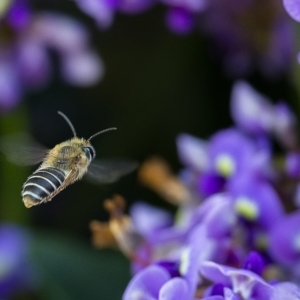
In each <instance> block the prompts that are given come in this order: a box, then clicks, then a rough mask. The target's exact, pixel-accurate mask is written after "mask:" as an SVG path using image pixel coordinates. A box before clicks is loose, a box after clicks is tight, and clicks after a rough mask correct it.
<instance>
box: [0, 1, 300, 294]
mask: <svg viewBox="0 0 300 300" xmlns="http://www.w3.org/2000/svg"><path fill="white" fill-rule="evenodd" d="M98 2H99V3H101V5H102V6H101V5H100V6H99V7H100V8H101V7H102V8H103V11H104V12H103V11H101V13H100V12H99V19H97V18H96V17H95V16H94V15H96V14H97V13H96V12H95V11H96V9H98V6H97V5H96V4H95V3H98ZM127 2H128V3H129V4H128V3H127ZM127 2H126V1H123V2H122V1H119V2H118V1H115V2H113V1H110V2H109V1H106V2H105V1H102V0H101V1H100V0H99V1H96V0H94V1H84V0H81V1H80V0H77V1H72V0H64V1H58V0H56V1H55V0H51V1H50V0H45V1H37V0H36V1H33V0H32V1H29V0H28V1H21V2H20V1H13V0H12V1H3V3H4V4H3V7H2V8H1V7H0V10H1V23H0V26H1V29H0V94H1V93H2V94H3V95H2V96H1V95H0V110H1V116H0V134H1V136H2V137H3V136H6V135H8V134H12V133H18V132H25V133H28V134H29V135H31V136H32V137H33V138H34V139H35V140H37V141H38V142H40V143H41V144H43V145H45V146H47V147H48V148H52V147H54V146H55V145H56V144H58V143H60V142H62V141H64V140H66V139H68V138H70V137H71V136H72V132H71V130H70V128H69V126H68V125H67V124H66V122H65V121H64V120H63V119H62V118H61V117H60V116H59V115H58V114H57V111H58V110H60V111H62V112H64V113H65V114H66V115H67V116H68V117H69V118H70V120H71V121H72V123H73V125H74V127H75V129H76V131H77V134H78V136H79V137H85V138H88V137H89V136H91V135H92V134H94V133H95V132H97V131H99V130H102V129H105V128H108V127H113V126H116V127H117V128H118V130H117V131H114V132H110V133H106V134H104V135H101V136H99V137H97V138H95V139H94V140H93V145H94V147H95V149H96V152H97V156H98V157H101V158H113V157H125V158H132V159H135V160H137V161H139V162H142V161H144V160H145V159H147V158H148V157H150V156H152V155H160V156H162V157H164V158H165V159H166V160H167V161H168V163H169V164H170V166H171V168H172V169H173V170H174V172H177V171H178V170H180V163H179V160H178V157H177V150H176V137H177V135H178V134H179V133H183V132H187V133H190V134H193V135H195V136H198V137H201V138H204V139H206V138H208V137H209V136H210V135H212V134H213V133H214V132H216V131H217V130H219V129H221V128H225V127H228V126H230V125H231V124H232V120H231V117H230V114H229V101H230V93H231V87H232V84H233V83H234V82H235V81H236V80H240V79H243V80H246V81H248V82H249V83H250V84H252V85H253V86H254V88H255V89H257V90H258V91H259V92H261V93H263V94H265V95H266V96H268V97H269V98H270V99H271V100H274V101H275V100H285V101H287V102H288V103H289V104H290V105H291V106H292V107H293V108H294V110H295V111H296V112H297V113H299V105H298V96H297V93H298V91H297V89H298V85H299V84H298V85H297V84H296V83H297V82H299V76H298V72H299V70H298V69H299V65H298V64H297V60H296V52H297V50H298V49H299V47H298V48H297V41H296V36H297V34H296V30H297V24H296V22H294V21H293V20H292V19H290V17H289V16H288V15H287V13H286V12H285V11H284V9H283V7H282V3H281V1H276V0H272V1H271V0H269V1H266V3H268V5H266V7H263V8H262V7H261V6H262V5H261V4H259V1H252V2H253V5H252V8H253V9H252V10H245V9H244V10H243V8H242V7H238V6H239V5H237V7H235V8H234V7H233V6H234V5H236V2H238V1H234V0H231V1H229V0H228V1H225V2H226V3H227V4H226V5H227V8H228V12H226V11H223V13H222V14H220V11H219V12H218V11H217V10H216V11H214V9H216V7H217V6H218V5H219V6H221V9H222V5H223V4H220V1H212V2H213V3H214V5H212V6H211V7H210V6H209V5H207V3H206V4H205V1H200V0H198V1H194V2H193V1H190V2H189V3H187V2H184V1H175V0H174V1H171V0H170V1H163V2H160V3H154V1H153V2H152V1H151V3H150V1H132V3H133V4H132V3H131V2H130V1H127ZM135 2H137V3H138V2H140V3H142V4H141V7H138V8H135V7H134V6H133V5H134V3H135ZM242 2H243V1H242ZM248 2H249V1H248ZM250 2H251V1H250ZM89 3H90V4H89ZM92 3H94V4H93V5H95V11H92V12H91V10H89V9H90V7H92ZM126 3H127V4H126ZM230 3H231V4H230ZM109 5H111V7H110V8H111V10H112V11H113V15H114V16H113V20H112V21H111V22H107V23H105V20H106V19H105V17H103V20H104V21H103V20H102V19H101V14H104V13H105V9H107V7H108V6H109ZM126 5H127V6H126ZM130 5H132V8H131V6H130ZM197 5H198V6H197ZM240 6H242V5H240ZM257 6H258V7H257ZM100 8H99V9H100ZM131 9H132V10H131ZM176 9H177V10H176ZM230 9H231V10H230ZM262 9H263V10H264V12H265V15H264V18H263V19H264V22H261V19H260V18H261V16H260V13H259V11H261V10H262ZM245 11H248V13H249V14H248V15H247V18H245ZM45 12H47V14H48V15H46V14H45ZM49 13H50V14H49ZM218 13H219V17H218ZM226 13H228V15H226ZM56 14H58V15H59V16H60V18H61V19H59V20H58V19H55V17H53V16H54V15H55V16H56ZM93 14H94V15H93ZM51 16H52V17H53V20H52V19H51ZM237 16H239V18H237ZM266 16H268V17H266ZM47 17H48V19H47ZM65 17H66V18H71V19H72V20H73V21H74V22H78V24H80V25H78V24H77V23H76V24H77V25H76V26H79V27H76V26H75V25H74V24H71V23H72V22H71V21H70V22H71V23H70V24H64V22H63V21H62V20H63V19H64V18H65ZM172 18H173V19H172ZM45 19H47V20H45ZM68 20H69V19H68ZM278 20H279V21H278ZM229 21H230V22H231V23H232V24H229V23H230V22H229ZM277 21H278V23H279V25H278V24H277V23H276V22H277ZM60 22H61V23H60ZM221 22H224V23H223V25H222V23H221ZM239 22H240V23H239ZM268 22H269V23H268ZM220 23H221V24H220ZM274 23H276V26H274ZM253 24H255V27H253ZM47 26H48V27H47ZM64 26H65V27H66V28H65V27H64ZM68 26H69V27H68ZM74 26H75V27H74ZM81 26H82V27H81ZM235 26H236V28H239V29H240V30H241V32H242V33H243V34H242V36H243V38H244V40H242V41H239V38H240V35H241V32H234V31H230V30H231V29H232V28H231V27H233V28H235ZM243 26H244V27H243ZM280 26H283V27H284V30H283V29H282V28H281V29H282V30H283V31H284V33H281V35H282V37H283V40H281V41H277V44H276V45H277V46H276V45H275V46H274V45H273V44H272V43H271V41H273V37H272V35H273V34H274V30H275V29H274V28H277V29H278V27H280ZM67 27H68V28H67ZM73 27H74V28H73ZM82 28H84V30H83V29H82ZM221 29H222V30H223V31H224V32H222V30H221ZM226 29H228V32H226ZM243 30H244V31H243ZM81 31H82V32H81ZM59 34H61V36H58V37H56V35H59ZM80 34H82V35H84V36H85V38H83V39H82V40H81V37H80ZM70 36H71V37H72V38H73V40H72V38H70V39H68V37H70ZM278 36H279V34H278ZM298 36H299V34H298ZM258 37H259V38H258ZM222 38H223V40H222ZM263 39H265V40H264V41H262V40H263ZM78 41H79V42H78ZM30 42H32V44H34V45H35V47H32V48H30V47H31V46H30ZM59 43H62V44H64V45H63V46H60V44H59ZM68 43H69V44H68ZM76 43H78V45H81V46H82V44H84V46H82V49H83V50H82V52H83V51H85V50H86V49H88V50H87V51H89V49H92V51H93V55H95V56H97V57H98V58H97V59H96V60H95V62H94V63H93V60H89V59H87V65H85V64H84V62H85V61H84V60H83V62H81V61H80V58H81V57H80V55H78V57H76V55H77V53H76V54H74V53H73V52H76V51H75V50H76V49H77V48H76V45H77V44H76ZM23 44H24V45H25V44H26V47H27V48H26V51H25V50H24V49H25V48H22V45H23ZM229 45H231V46H229ZM281 46H282V47H283V46H284V49H279V48H280V47H281ZM38 47H40V48H41V49H43V50H42V51H40V50H41V49H40V48H38ZM68 47H69V48H70V49H69V48H68ZM78 47H79V46H78ZM235 47H236V48H235ZM274 47H275V48H276V47H277V48H276V49H279V50H278V53H275V54H274V53H271V51H269V49H271V48H272V49H274ZM20 49H21V50H20ZM37 49H38V50H37ZM23 50H24V51H23ZM36 50H37V51H36ZM247 51H248V52H247ZM70 55H74V56H75V59H74V60H73V61H71V62H66V60H67V59H68V57H69V56H70ZM243 55H244V56H243ZM31 56H32V57H31ZM44 56H46V58H45V57H44ZM24 57H25V58H26V59H28V61H26V59H25V58H24ZM243 57H244V60H243V59H242V58H243ZM270 57H271V58H270ZM91 61H92V63H90V62H91ZM77 62H78V64H80V63H79V62H81V65H80V67H78V69H77V70H73V69H72V66H74V65H76V63H77ZM68 63H69V64H71V67H70V66H69V71H68ZM276 64H277V65H276ZM1 65H2V66H1ZM93 66H94V69H93ZM10 68H11V69H10ZM22 68H23V69H22ZM64 68H65V69H64ZM75 69H76V68H75ZM16 70H17V71H16ZM49 70H51V72H50V71H49ZM68 72H69V74H68ZM76 72H78V73H79V75H80V74H81V75H82V76H79V77H78V78H77V79H76V78H75V79H74V78H73V79H72V74H75V73H76ZM16 73H17V74H16ZM50 73H51V75H49V74H50ZM90 73H92V75H91V74H90ZM45 74H47V76H46V75H45ZM84 74H86V75H84ZM68 76H69V77H68ZM74 76H76V75H74ZM85 76H86V77H85ZM27 77H28V78H29V79H28V78H27ZM44 77H45V78H44ZM41 78H44V79H43V80H42V81H43V82H42V83H41V84H35V83H36V82H38V81H39V80H40V79H41ZM27 79H28V80H27ZM16 81H17V82H16ZM10 84H11V86H10ZM36 167H37V166H33V167H22V166H16V165H14V164H11V163H9V162H8V161H7V160H6V159H5V155H1V160H0V174H1V181H0V195H1V197H0V199H1V200H0V217H1V221H2V226H3V228H2V229H1V230H0V238H1V236H3V241H1V240H0V245H2V248H3V250H1V247H0V256H1V255H2V254H1V251H2V252H3V256H2V257H1V258H0V259H1V260H3V272H0V281H1V280H2V279H3V282H2V285H0V290H1V289H2V290H3V293H2V292H1V291H0V295H1V293H2V294H3V297H7V298H5V299H56V300H57V299H62V300H65V299H66V300H70V299H74V300H76V299H88V300H89V299H90V300H92V299H120V298H121V295H122V292H123V291H124V289H125V287H126V284H127V283H128V281H129V279H130V269H129V262H128V261H127V259H126V258H124V257H123V255H122V254H120V253H119V252H118V251H114V250H95V249H93V247H92V245H91V243H90V239H91V233H90V230H89V223H90V221H91V220H95V219H96V220H100V221H106V220H107V219H108V214H107V213H106V211H105V210H104V208H103V201H104V200H105V199H107V198H109V197H111V196H112V195H113V194H120V195H122V196H123V197H124V198H125V199H126V201H127V204H128V206H130V205H131V204H132V203H134V202H135V201H137V200H143V201H145V202H149V203H151V204H155V205H158V206H163V207H164V208H166V209H168V210H170V211H174V210H175V208H174V207H173V206H172V205H171V204H167V203H165V202H163V201H161V199H160V197H159V196H158V195H156V194H155V193H154V192H152V191H150V190H149V189H147V188H146V187H144V186H143V185H142V184H140V183H139V182H138V180H137V176H136V171H135V172H133V173H131V174H129V175H127V176H125V177H124V178H122V179H121V180H120V181H118V182H116V183H114V184H111V185H105V186H97V185H93V184H91V183H89V182H87V181H85V180H82V181H80V182H78V183H76V184H74V185H72V186H70V187H68V188H67V189H66V190H64V191H63V192H61V193H60V194H59V195H57V196H56V197H55V198H54V199H53V201H51V202H50V203H47V204H46V205H40V206H36V207H33V208H31V209H26V208H25V207H24V205H23V203H22V201H21V196H20V192H21V189H22V184H23V183H24V182H25V180H26V178H27V177H28V176H29V175H30V174H31V173H32V172H33V171H34V170H35V169H36ZM6 231H8V232H10V231H11V232H12V233H10V234H9V238H10V239H13V237H14V235H16V236H15V240H12V241H11V244H10V242H7V241H6V240H5V238H6V235H5V234H6V233H5V232H6ZM2 233H3V234H2ZM19 235H21V239H19V238H20V236H19ZM8 245H10V246H9V247H8ZM14 247H17V248H18V247H21V248H22V249H23V250H24V251H23V252H24V253H22V255H21V254H20V253H17V254H16V257H17V258H12V263H11V264H9V263H7V262H6V258H5V257H6V256H5V253H6V252H5V251H8V252H11V251H12V250H11V249H12V248H14ZM5 248H7V249H5ZM17 255H21V257H22V259H20V258H19V256H17ZM23 256H24V257H29V261H30V267H28V266H27V263H29V262H28V261H26V270H27V271H23V268H25V266H24V261H23V259H24V257H23ZM14 259H15V261H14ZM1 268H2V266H1V265H0V270H1ZM14 268H17V270H15V269H14ZM29 269H30V270H29ZM7 270H9V271H7ZM28 270H29V271H28ZM9 272H11V273H9ZM12 274H13V275H12ZM24 276H25V277H26V278H27V279H26V280H24ZM21 283H22V284H21Z"/></svg>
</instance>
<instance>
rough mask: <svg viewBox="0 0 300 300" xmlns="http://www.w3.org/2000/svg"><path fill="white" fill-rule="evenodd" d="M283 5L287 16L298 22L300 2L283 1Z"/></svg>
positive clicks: (292, 0)
mask: <svg viewBox="0 0 300 300" xmlns="http://www.w3.org/2000/svg"><path fill="white" fill-rule="evenodd" d="M283 5H284V7H285V9H286V11H287V12H288V13H289V15H290V16H291V17H292V18H293V19H295V20H296V21H298V22H300V1H299V0H283Z"/></svg>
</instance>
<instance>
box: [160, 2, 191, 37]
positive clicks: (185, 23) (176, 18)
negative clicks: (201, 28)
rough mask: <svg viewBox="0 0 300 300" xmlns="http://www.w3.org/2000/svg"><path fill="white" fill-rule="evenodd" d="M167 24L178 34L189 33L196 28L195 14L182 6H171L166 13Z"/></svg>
mask: <svg viewBox="0 0 300 300" xmlns="http://www.w3.org/2000/svg"><path fill="white" fill-rule="evenodd" d="M166 24H167V26H168V27H169V28H170V29H171V30H172V31H173V32H175V33H177V34H187V33H189V32H191V31H192V29H193V28H194V18H193V14H192V13H191V12H189V11H188V10H186V9H183V8H182V7H171V8H169V10H168V12H167V15H166Z"/></svg>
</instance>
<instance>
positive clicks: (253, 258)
mask: <svg viewBox="0 0 300 300" xmlns="http://www.w3.org/2000/svg"><path fill="white" fill-rule="evenodd" d="M264 267H265V264H264V260H263V258H262V257H261V256H260V255H259V254H258V253H257V252H255V251H251V252H250V253H249V254H248V256H247V257H246V258H245V260H244V263H243V269H246V270H249V271H252V272H253V273H256V274H257V275H261V274H262V271H263V269H264Z"/></svg>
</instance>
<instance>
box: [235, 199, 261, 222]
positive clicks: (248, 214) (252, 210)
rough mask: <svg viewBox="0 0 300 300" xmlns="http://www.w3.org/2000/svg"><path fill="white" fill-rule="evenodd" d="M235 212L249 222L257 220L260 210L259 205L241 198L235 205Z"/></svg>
mask: <svg viewBox="0 0 300 300" xmlns="http://www.w3.org/2000/svg"><path fill="white" fill-rule="evenodd" d="M235 211H236V212H237V213H238V214H239V215H241V216H242V217H244V218H245V219H247V220H249V221H254V220H256V219H257V217H258V214H259V210H258V207H257V205H256V204H255V203H254V202H253V201H251V200H250V199H248V198H246V197H240V198H238V199H237V201H236V203H235Z"/></svg>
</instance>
